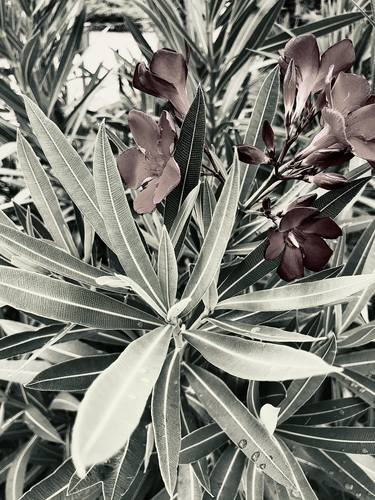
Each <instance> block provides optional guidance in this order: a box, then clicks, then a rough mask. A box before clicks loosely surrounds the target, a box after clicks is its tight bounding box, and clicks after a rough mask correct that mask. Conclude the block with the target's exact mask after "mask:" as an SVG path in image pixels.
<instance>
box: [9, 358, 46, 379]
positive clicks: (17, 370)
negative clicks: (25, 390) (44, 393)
mask: <svg viewBox="0 0 375 500" xmlns="http://www.w3.org/2000/svg"><path fill="white" fill-rule="evenodd" d="M24 364H25V360H24V359H2V360H1V361H0V380H6V381H8V382H15V383H17V384H27V383H28V382H30V380H32V379H33V378H34V377H35V375H36V374H37V373H39V372H41V371H42V370H45V369H46V368H48V367H49V366H50V365H49V363H47V362H46V361H40V360H39V359H38V360H34V361H31V362H29V363H27V366H25V367H23V365H24Z"/></svg>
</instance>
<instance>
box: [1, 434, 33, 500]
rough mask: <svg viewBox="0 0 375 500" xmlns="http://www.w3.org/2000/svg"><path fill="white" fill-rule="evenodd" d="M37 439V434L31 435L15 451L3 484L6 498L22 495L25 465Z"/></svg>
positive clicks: (16, 497) (15, 498) (11, 498)
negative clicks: (17, 450) (18, 449)
mask: <svg viewBox="0 0 375 500" xmlns="http://www.w3.org/2000/svg"><path fill="white" fill-rule="evenodd" d="M37 439H38V437H37V436H33V437H32V438H31V439H30V440H29V441H28V442H27V443H26V444H25V445H24V446H22V448H21V449H20V451H19V452H18V453H17V455H16V457H15V459H14V461H13V463H12V465H11V467H10V469H9V471H8V474H7V480H6V485H5V498H6V500H18V499H19V498H20V497H21V496H22V493H23V491H24V486H25V485H24V483H25V479H26V469H27V465H28V462H29V459H30V455H31V452H32V451H33V448H34V447H35V444H36V442H37Z"/></svg>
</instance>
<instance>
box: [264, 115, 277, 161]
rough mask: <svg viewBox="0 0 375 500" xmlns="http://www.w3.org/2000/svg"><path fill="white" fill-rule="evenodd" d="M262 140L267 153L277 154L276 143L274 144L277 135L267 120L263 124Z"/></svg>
mask: <svg viewBox="0 0 375 500" xmlns="http://www.w3.org/2000/svg"><path fill="white" fill-rule="evenodd" d="M262 138H263V142H264V144H265V145H266V148H267V151H268V152H269V153H270V154H273V153H274V152H275V142H274V139H275V134H274V132H273V129H272V126H271V124H270V122H269V121H268V120H265V121H264V122H263V129H262Z"/></svg>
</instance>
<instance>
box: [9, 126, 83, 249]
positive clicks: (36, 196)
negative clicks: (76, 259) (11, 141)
mask: <svg viewBox="0 0 375 500" xmlns="http://www.w3.org/2000/svg"><path fill="white" fill-rule="evenodd" d="M17 153H18V160H19V163H20V167H21V169H22V172H23V175H24V179H25V182H26V184H27V187H28V188H29V191H30V194H31V196H32V199H33V202H34V203H35V206H36V207H37V209H38V211H39V213H40V215H41V216H42V218H43V221H44V223H45V225H46V227H47V229H48V231H49V232H50V233H51V236H52V237H53V239H54V240H55V242H56V243H57V244H58V245H59V246H60V247H61V248H62V249H64V250H65V251H67V252H69V253H72V254H73V255H76V256H77V255H78V254H77V249H76V247H75V244H74V241H73V238H72V236H71V234H70V231H69V227H68V225H67V223H66V222H65V220H64V216H63V214H62V211H61V208H60V205H59V202H58V200H57V196H56V194H55V192H54V190H53V188H52V185H51V183H50V180H49V179H48V176H47V174H46V172H45V171H44V169H43V167H42V166H41V164H40V163H39V160H38V158H37V156H36V154H35V153H34V151H33V149H32V147H31V146H30V144H29V143H28V142H27V141H26V139H25V138H24V137H22V135H21V133H18V135H17Z"/></svg>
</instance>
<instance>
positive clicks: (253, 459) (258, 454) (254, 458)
mask: <svg viewBox="0 0 375 500" xmlns="http://www.w3.org/2000/svg"><path fill="white" fill-rule="evenodd" d="M259 457H260V453H259V451H256V452H254V453H253V454H252V455H251V460H252V461H253V462H256V461H257V460H258V458H259Z"/></svg>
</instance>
